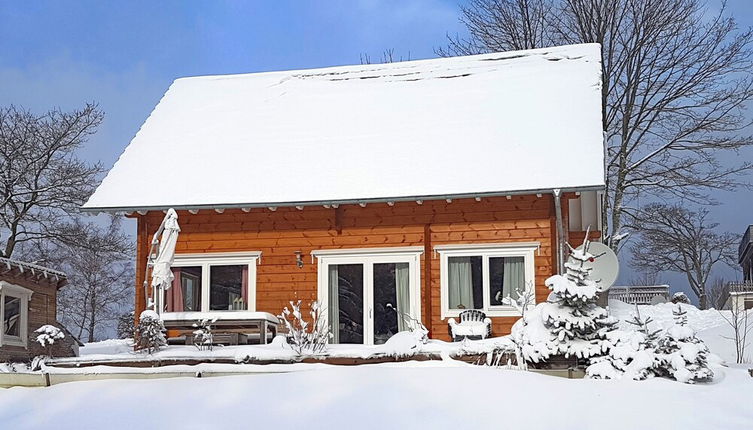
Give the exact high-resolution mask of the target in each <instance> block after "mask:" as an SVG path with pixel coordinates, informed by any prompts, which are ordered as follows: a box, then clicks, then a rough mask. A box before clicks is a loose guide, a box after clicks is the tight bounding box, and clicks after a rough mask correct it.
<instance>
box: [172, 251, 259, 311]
mask: <svg viewBox="0 0 753 430" xmlns="http://www.w3.org/2000/svg"><path fill="white" fill-rule="evenodd" d="M258 258H259V256H258V255H219V256H212V255H206V256H204V255H199V254H191V255H187V256H181V255H178V256H176V260H175V263H176V264H174V265H173V267H172V268H171V270H172V272H173V282H172V285H171V286H170V288H166V289H165V290H164V296H163V297H164V306H163V309H164V311H165V312H208V311H246V310H254V308H255V296H254V295H255V291H256V279H255V277H256V262H257V261H258Z"/></svg>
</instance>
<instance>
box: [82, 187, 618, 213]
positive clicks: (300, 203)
mask: <svg viewBox="0 0 753 430" xmlns="http://www.w3.org/2000/svg"><path fill="white" fill-rule="evenodd" d="M554 189H559V190H560V191H562V192H563V193H568V192H584V191H603V190H604V189H605V186H604V185H586V186H577V187H562V188H556V187H555V188H539V189H529V190H514V191H492V192H477V193H455V194H440V195H424V196H420V195H416V196H401V197H376V198H364V199H340V200H310V201H292V202H290V201H288V202H262V203H226V204H223V203H212V204H202V205H196V204H194V205H155V206H116V207H81V211H82V212H87V213H94V214H96V213H100V212H107V213H110V212H148V211H158V210H159V211H161V210H167V209H170V208H172V209H175V210H202V209H203V210H206V209H243V208H269V207H275V208H277V207H295V206H321V205H347V204H370V203H386V202H410V201H417V200H423V201H430V200H446V199H464V198H476V197H480V198H484V197H500V196H513V195H534V194H550V193H552V191H553V190H554Z"/></svg>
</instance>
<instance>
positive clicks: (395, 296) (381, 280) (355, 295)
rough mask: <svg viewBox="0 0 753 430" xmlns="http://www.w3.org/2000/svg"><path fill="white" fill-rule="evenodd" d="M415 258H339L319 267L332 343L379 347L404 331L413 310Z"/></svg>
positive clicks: (413, 316)
mask: <svg viewBox="0 0 753 430" xmlns="http://www.w3.org/2000/svg"><path fill="white" fill-rule="evenodd" d="M416 267H417V258H416V259H412V258H407V257H402V258H401V257H391V258H390V257H388V256H370V257H356V256H353V257H339V258H328V259H326V261H325V262H324V263H323V264H322V266H321V269H320V270H321V271H322V272H321V275H324V276H323V278H320V284H322V283H323V284H324V286H326V288H324V289H322V288H321V285H320V297H322V296H325V297H326V299H324V304H325V307H326V312H325V313H326V315H327V320H328V323H329V325H330V327H331V329H332V333H333V335H334V336H333V339H332V342H333V343H351V344H367V345H372V344H382V343H384V342H386V341H387V339H389V338H390V337H392V336H393V335H394V334H395V333H397V332H399V331H402V330H407V329H408V328H409V324H410V319H412V318H416V315H417V313H416V312H415V311H414V309H416V308H418V306H417V303H418V299H417V293H418V291H417V288H418V279H417V273H416V271H415V269H416Z"/></svg>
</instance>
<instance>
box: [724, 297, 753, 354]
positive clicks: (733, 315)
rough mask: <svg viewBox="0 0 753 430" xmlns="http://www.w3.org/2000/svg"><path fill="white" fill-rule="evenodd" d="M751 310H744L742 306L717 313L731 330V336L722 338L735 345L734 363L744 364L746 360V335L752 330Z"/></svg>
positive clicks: (752, 318)
mask: <svg viewBox="0 0 753 430" xmlns="http://www.w3.org/2000/svg"><path fill="white" fill-rule="evenodd" d="M751 313H753V309H745V306H742V305H733V306H732V307H730V309H729V310H728V311H719V314H720V315H721V316H722V318H724V320H725V321H726V322H727V324H729V326H730V327H731V328H732V336H731V337H730V336H723V337H724V338H725V339H728V340H731V341H733V342H734V343H735V361H736V362H737V363H744V362H745V360H746V359H747V358H748V357H746V356H745V353H746V349H747V347H748V335H749V334H750V332H751V330H753V316H752V315H751Z"/></svg>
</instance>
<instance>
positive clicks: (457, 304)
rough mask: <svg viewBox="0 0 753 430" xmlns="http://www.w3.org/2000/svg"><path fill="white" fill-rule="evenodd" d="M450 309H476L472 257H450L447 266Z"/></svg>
mask: <svg viewBox="0 0 753 430" xmlns="http://www.w3.org/2000/svg"><path fill="white" fill-rule="evenodd" d="M447 270H448V281H449V282H448V283H449V289H450V309H475V306H474V303H473V279H472V276H471V257H450V258H448V264H447Z"/></svg>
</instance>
